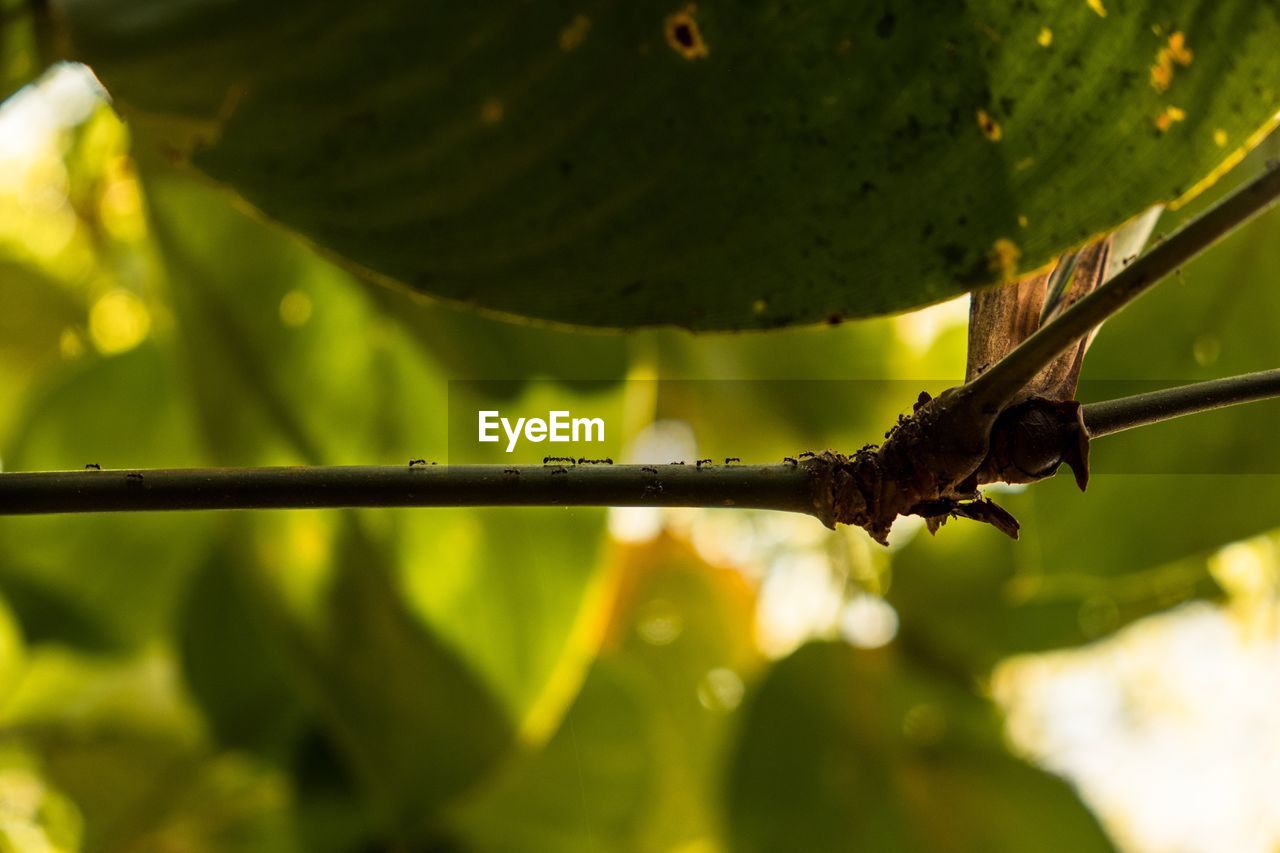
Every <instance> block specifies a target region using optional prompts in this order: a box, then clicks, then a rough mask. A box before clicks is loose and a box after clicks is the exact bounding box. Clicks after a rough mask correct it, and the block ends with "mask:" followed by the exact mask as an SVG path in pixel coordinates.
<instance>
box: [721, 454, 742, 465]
mask: <svg viewBox="0 0 1280 853" xmlns="http://www.w3.org/2000/svg"><path fill="white" fill-rule="evenodd" d="M741 461H742V460H741V459H739V458H738V457H736V456H726V457H725V458H724V464H726V465H731V464H733V463H734V462H741Z"/></svg>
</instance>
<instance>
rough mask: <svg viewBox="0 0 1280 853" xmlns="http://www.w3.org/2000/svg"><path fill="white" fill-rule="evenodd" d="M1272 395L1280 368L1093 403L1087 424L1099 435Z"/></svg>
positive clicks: (1278, 387) (1279, 391) (1279, 392)
mask: <svg viewBox="0 0 1280 853" xmlns="http://www.w3.org/2000/svg"><path fill="white" fill-rule="evenodd" d="M1270 397H1280V370H1263V371H1260V372H1258V373H1246V374H1244V375H1243V376H1232V377H1230V378H1229V379H1214V380H1211V381H1209V382H1197V383H1195V384H1193V385H1183V386H1181V387H1178V388H1165V389H1163V390H1161V391H1151V392H1149V393H1147V394H1137V395H1134V396H1132V397H1123V398H1121V399H1119V400H1108V401H1106V402H1105V403H1090V404H1088V405H1086V406H1085V407H1084V425H1085V429H1086V430H1087V431H1088V433H1089V437H1090V438H1099V437H1100V436H1104V435H1111V434H1112V433H1116V432H1121V431H1123V430H1126V429H1133V428H1134V427H1140V426H1146V425H1148V424H1154V423H1159V422H1160V421H1165V420H1169V419H1171V418H1177V417H1181V416H1183V415H1192V414H1195V413H1196V412H1207V411H1210V410H1212V409H1221V408H1223V407H1225V406H1234V405H1236V404H1238V403H1251V402H1254V401H1255V400H1265V399H1267V398H1270Z"/></svg>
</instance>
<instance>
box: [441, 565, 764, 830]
mask: <svg viewBox="0 0 1280 853" xmlns="http://www.w3.org/2000/svg"><path fill="white" fill-rule="evenodd" d="M618 556H619V559H620V560H621V574H620V579H619V586H618V593H617V600H616V603H615V604H614V607H613V612H612V616H611V618H610V627H609V640H608V642H607V643H606V645H605V648H604V650H603V651H602V653H601V656H600V658H599V659H598V660H597V661H596V663H595V665H594V666H593V667H592V669H591V672H590V674H589V675H588V676H587V679H586V682H585V683H584V684H583V687H582V690H581V692H580V693H579V694H578V696H577V698H576V699H575V701H574V703H573V705H572V707H571V708H570V709H569V712H568V713H567V714H566V715H565V718H564V720H563V722H562V724H561V726H560V728H559V730H558V731H557V732H556V733H555V735H554V736H553V737H552V738H551V739H550V740H549V741H548V742H547V744H546V745H545V746H544V747H543V748H542V749H541V750H538V751H534V752H531V753H529V754H527V755H525V756H523V757H522V758H521V759H520V760H518V761H516V762H513V764H512V765H511V766H510V767H509V768H508V769H507V770H506V772H505V773H503V774H502V775H501V776H499V777H497V779H496V781H495V782H494V783H493V784H491V785H490V786H488V787H487V788H486V789H484V790H482V791H480V792H479V793H478V794H477V796H475V797H474V798H473V799H472V800H471V801H470V802H469V803H467V804H466V805H465V806H464V807H463V808H462V809H461V811H460V813H459V816H458V818H457V819H456V821H455V824H456V826H457V827H458V832H459V834H460V835H461V837H462V838H463V839H464V840H465V841H466V843H467V844H468V845H470V846H469V847H468V849H475V850H478V851H486V853H517V851H525V850H557V851H566V853H568V851H583V853H585V851H594V850H602V849H604V850H632V851H649V850H652V851H667V850H676V849H701V847H700V845H715V844H716V843H718V841H717V839H719V837H720V833H721V826H720V815H719V802H718V801H719V791H720V785H721V783H722V773H723V763H724V759H725V755H724V752H725V746H726V743H727V741H728V736H729V733H730V730H731V727H732V725H733V724H734V722H735V720H736V713H735V712H736V709H737V708H738V703H739V701H740V700H741V698H742V693H743V690H744V689H745V682H747V681H749V680H750V679H751V677H752V675H753V673H754V671H755V670H756V668H757V666H758V664H759V657H758V652H757V651H756V650H755V647H754V644H753V643H752V642H751V628H752V621H751V620H752V616H753V605H754V596H753V593H752V591H751V589H750V587H749V585H748V584H747V582H746V580H745V579H744V578H743V577H742V575H740V574H739V573H738V572H736V571H734V570H732V569H719V568H713V567H711V566H708V565H706V564H704V563H702V562H701V561H700V560H698V559H697V558H696V557H695V556H694V555H693V554H691V553H689V552H688V551H687V550H685V549H684V548H682V547H679V546H676V545H675V544H674V543H673V542H671V541H659V542H658V543H656V544H654V545H646V546H640V547H636V548H629V549H624V550H620V551H619V553H618ZM712 849H715V848H714V847H712Z"/></svg>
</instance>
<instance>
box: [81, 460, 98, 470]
mask: <svg viewBox="0 0 1280 853" xmlns="http://www.w3.org/2000/svg"><path fill="white" fill-rule="evenodd" d="M84 470H86V471H101V470H102V466H101V465H99V464H98V463H97V462H90V463H89V464H88V465H86V466H84Z"/></svg>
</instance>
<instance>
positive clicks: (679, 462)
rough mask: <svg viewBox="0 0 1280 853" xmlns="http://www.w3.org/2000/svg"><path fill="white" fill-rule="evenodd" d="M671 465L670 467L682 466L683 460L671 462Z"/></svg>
mask: <svg viewBox="0 0 1280 853" xmlns="http://www.w3.org/2000/svg"><path fill="white" fill-rule="evenodd" d="M671 464H672V465H683V464H684V460H683V459H681V460H680V461H678V462H672V463H671Z"/></svg>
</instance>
